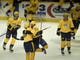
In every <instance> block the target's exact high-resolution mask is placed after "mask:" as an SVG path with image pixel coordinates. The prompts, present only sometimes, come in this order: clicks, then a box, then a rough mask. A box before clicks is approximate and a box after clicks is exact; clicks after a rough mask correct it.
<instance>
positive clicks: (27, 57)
mask: <svg viewBox="0 0 80 60" xmlns="http://www.w3.org/2000/svg"><path fill="white" fill-rule="evenodd" d="M26 60H30V52H26Z"/></svg>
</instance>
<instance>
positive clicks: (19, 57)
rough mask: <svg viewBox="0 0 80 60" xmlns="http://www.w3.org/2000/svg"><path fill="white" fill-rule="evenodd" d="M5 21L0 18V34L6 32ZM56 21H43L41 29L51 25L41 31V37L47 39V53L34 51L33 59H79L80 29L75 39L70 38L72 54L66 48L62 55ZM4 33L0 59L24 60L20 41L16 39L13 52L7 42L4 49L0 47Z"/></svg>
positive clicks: (20, 32)
mask: <svg viewBox="0 0 80 60" xmlns="http://www.w3.org/2000/svg"><path fill="white" fill-rule="evenodd" d="M6 22H7V21H3V20H0V35H1V34H2V33H5V32H6ZM23 23H24V22H22V27H21V28H20V29H19V30H18V36H17V37H18V38H19V37H20V36H21V35H22V30H23V29H24V28H23ZM57 25H58V23H49V22H43V23H42V29H44V28H45V27H48V26H51V28H49V29H47V30H45V31H44V32H43V38H44V39H45V40H46V41H47V43H48V45H49V48H48V49H47V54H46V55H45V54H44V53H43V52H40V53H39V52H36V56H35V60H80V41H79V39H80V36H79V35H80V29H79V30H78V33H77V35H76V39H75V40H72V54H71V55H69V54H68V53H67V49H65V56H62V55H61V53H60V37H58V36H57V35H56V29H57ZM38 26H39V27H40V26H41V23H38ZM4 38H5V35H4V36H2V37H0V60H25V52H24V48H23V42H22V41H16V44H15V46H14V53H11V52H9V50H8V49H9V44H10V43H9V44H8V45H7V50H6V51H4V50H3V49H2V43H3V39H4Z"/></svg>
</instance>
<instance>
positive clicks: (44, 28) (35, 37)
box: [34, 26, 51, 38]
mask: <svg viewBox="0 0 80 60" xmlns="http://www.w3.org/2000/svg"><path fill="white" fill-rule="evenodd" d="M49 28H51V26H49V27H46V28H44V29H42V30H40V31H44V30H46V29H49ZM40 36H41V34H40V35H37V36H35V37H34V38H37V37H40Z"/></svg>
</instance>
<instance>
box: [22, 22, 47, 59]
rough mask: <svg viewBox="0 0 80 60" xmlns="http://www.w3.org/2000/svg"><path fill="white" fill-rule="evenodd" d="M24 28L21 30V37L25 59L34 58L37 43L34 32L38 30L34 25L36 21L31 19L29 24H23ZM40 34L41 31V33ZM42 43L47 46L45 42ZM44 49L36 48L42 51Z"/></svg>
mask: <svg viewBox="0 0 80 60" xmlns="http://www.w3.org/2000/svg"><path fill="white" fill-rule="evenodd" d="M24 27H25V29H26V30H24V31H23V37H22V39H23V40H24V49H25V52H26V60H34V57H35V51H36V49H37V48H39V47H37V45H39V43H38V40H34V38H35V35H36V32H37V31H39V30H38V27H37V26H36V22H35V21H32V22H31V23H30V25H29V24H25V25H24ZM41 34H42V33H41ZM42 45H44V46H45V48H47V46H46V44H44V43H42ZM43 50H44V49H41V50H38V51H43Z"/></svg>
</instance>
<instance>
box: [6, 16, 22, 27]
mask: <svg viewBox="0 0 80 60" xmlns="http://www.w3.org/2000/svg"><path fill="white" fill-rule="evenodd" d="M21 21H22V20H21V18H18V19H17V20H14V17H12V18H9V20H8V22H7V25H11V27H12V28H15V27H16V26H17V25H21Z"/></svg>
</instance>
